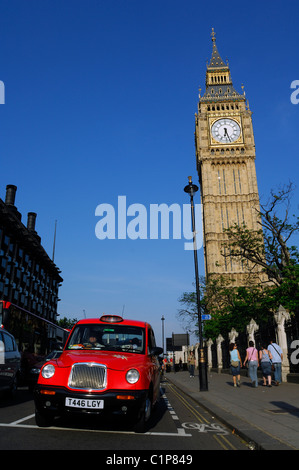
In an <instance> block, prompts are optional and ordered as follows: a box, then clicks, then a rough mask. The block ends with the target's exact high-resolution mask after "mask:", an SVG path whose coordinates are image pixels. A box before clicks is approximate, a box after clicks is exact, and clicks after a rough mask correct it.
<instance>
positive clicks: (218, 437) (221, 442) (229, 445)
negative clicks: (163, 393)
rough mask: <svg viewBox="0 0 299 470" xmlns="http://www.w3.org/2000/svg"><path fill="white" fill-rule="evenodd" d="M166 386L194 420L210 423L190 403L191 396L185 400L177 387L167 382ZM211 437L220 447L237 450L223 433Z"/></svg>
mask: <svg viewBox="0 0 299 470" xmlns="http://www.w3.org/2000/svg"><path fill="white" fill-rule="evenodd" d="M167 387H168V388H169V389H170V390H171V391H172V393H173V394H174V395H175V396H176V397H177V398H178V399H179V400H180V401H181V403H183V405H184V406H185V407H186V408H187V409H188V410H189V411H190V412H191V413H192V414H193V416H194V417H195V418H196V420H197V421H198V422H199V423H201V424H204V423H205V424H210V421H208V420H207V419H206V418H205V417H204V416H203V414H202V413H200V412H199V411H198V410H197V409H196V408H194V406H192V404H191V403H190V400H192V398H189V401H187V400H186V398H184V397H183V396H182V395H181V394H180V393H179V391H178V389H177V388H176V387H175V386H174V385H173V384H171V383H169V382H167ZM213 438H214V439H215V440H216V441H217V442H218V444H219V445H220V446H221V447H222V449H224V450H237V449H236V447H235V446H234V445H233V444H232V443H231V442H229V440H228V439H227V438H226V437H225V436H223V435H216V434H213Z"/></svg>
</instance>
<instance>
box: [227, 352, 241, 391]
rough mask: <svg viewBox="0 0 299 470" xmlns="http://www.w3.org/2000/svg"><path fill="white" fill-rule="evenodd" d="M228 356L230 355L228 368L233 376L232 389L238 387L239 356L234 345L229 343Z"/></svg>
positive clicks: (239, 383)
mask: <svg viewBox="0 0 299 470" xmlns="http://www.w3.org/2000/svg"><path fill="white" fill-rule="evenodd" d="M229 354H230V368H231V373H232V376H233V381H234V387H240V385H241V382H240V369H241V363H242V361H241V356H240V353H239V351H238V348H237V345H236V343H231V344H230V345H229Z"/></svg>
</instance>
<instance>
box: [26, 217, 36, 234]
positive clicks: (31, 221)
mask: <svg viewBox="0 0 299 470" xmlns="http://www.w3.org/2000/svg"><path fill="white" fill-rule="evenodd" d="M36 215H37V214H36V213H35V212H28V214H27V228H28V230H30V232H34V233H36V231H35V221H36Z"/></svg>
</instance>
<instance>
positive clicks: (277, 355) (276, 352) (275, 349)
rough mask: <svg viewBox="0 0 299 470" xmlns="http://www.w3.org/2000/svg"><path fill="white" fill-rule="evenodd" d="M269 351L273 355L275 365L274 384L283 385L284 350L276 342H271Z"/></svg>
mask: <svg viewBox="0 0 299 470" xmlns="http://www.w3.org/2000/svg"><path fill="white" fill-rule="evenodd" d="M268 351H270V353H271V354H272V364H273V365H274V383H275V385H279V384H281V363H282V360H283V355H282V349H281V347H280V346H279V345H278V344H276V343H275V342H274V341H272V340H271V341H270V344H269V345H268Z"/></svg>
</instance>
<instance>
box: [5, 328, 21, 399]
mask: <svg viewBox="0 0 299 470" xmlns="http://www.w3.org/2000/svg"><path fill="white" fill-rule="evenodd" d="M20 370H21V354H20V353H19V350H18V346H17V343H16V341H15V339H14V337H13V336H12V335H11V334H10V333H8V331H6V330H4V329H2V328H1V329H0V392H9V393H10V394H13V393H14V392H15V390H16V388H17V385H18V380H19V378H20Z"/></svg>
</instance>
